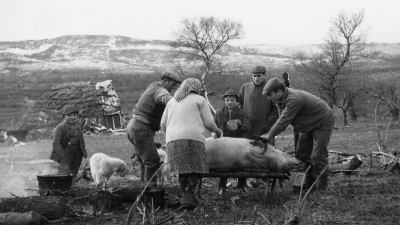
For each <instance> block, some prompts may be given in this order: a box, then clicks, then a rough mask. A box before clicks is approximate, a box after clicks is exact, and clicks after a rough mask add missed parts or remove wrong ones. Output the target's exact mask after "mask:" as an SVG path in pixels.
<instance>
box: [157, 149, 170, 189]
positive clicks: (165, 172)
mask: <svg viewBox="0 0 400 225" xmlns="http://www.w3.org/2000/svg"><path fill="white" fill-rule="evenodd" d="M157 153H158V156H159V157H160V167H161V169H160V172H158V180H159V182H160V184H164V182H169V183H171V176H170V168H169V165H168V164H165V163H167V162H168V155H167V153H166V152H165V150H164V149H162V148H157Z"/></svg>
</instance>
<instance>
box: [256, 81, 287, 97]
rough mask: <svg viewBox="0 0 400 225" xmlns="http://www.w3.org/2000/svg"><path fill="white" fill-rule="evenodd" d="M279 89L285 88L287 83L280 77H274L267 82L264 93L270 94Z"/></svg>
mask: <svg viewBox="0 0 400 225" xmlns="http://www.w3.org/2000/svg"><path fill="white" fill-rule="evenodd" d="M277 89H281V90H285V85H284V84H283V82H282V81H280V80H279V79H278V78H272V79H270V80H269V81H268V82H267V83H266V84H265V86H264V88H263V92H262V94H263V95H269V94H270V93H271V92H275V91H276V90H277Z"/></svg>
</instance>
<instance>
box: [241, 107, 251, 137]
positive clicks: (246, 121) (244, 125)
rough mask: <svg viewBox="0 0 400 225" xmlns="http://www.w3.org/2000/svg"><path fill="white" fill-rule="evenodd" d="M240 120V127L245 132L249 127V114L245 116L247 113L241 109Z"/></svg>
mask: <svg viewBox="0 0 400 225" xmlns="http://www.w3.org/2000/svg"><path fill="white" fill-rule="evenodd" d="M240 121H241V124H240V129H241V130H242V131H243V132H245V133H246V132H248V131H249V128H250V120H249V116H247V114H246V113H245V112H243V111H240Z"/></svg>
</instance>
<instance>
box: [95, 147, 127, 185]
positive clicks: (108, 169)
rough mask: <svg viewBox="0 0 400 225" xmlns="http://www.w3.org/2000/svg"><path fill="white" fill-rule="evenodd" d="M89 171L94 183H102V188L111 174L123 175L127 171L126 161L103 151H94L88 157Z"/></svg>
mask: <svg viewBox="0 0 400 225" xmlns="http://www.w3.org/2000/svg"><path fill="white" fill-rule="evenodd" d="M89 163H90V172H91V174H92V178H93V180H94V182H95V183H96V185H99V184H101V183H103V187H104V189H106V184H107V182H108V180H109V179H110V177H111V175H113V174H114V173H115V174H118V175H120V176H121V177H124V176H125V174H126V173H127V172H128V168H127V166H126V163H125V162H124V161H122V160H121V159H119V158H114V157H111V156H108V155H106V154H104V153H95V154H93V155H92V157H90V162H89Z"/></svg>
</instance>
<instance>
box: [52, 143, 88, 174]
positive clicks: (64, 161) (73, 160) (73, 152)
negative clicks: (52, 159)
mask: <svg viewBox="0 0 400 225" xmlns="http://www.w3.org/2000/svg"><path fill="white" fill-rule="evenodd" d="M82 157H83V156H82V152H81V148H80V146H79V144H78V145H69V146H67V148H66V149H65V154H64V156H63V157H61V161H60V164H59V165H58V173H60V174H67V175H68V174H73V175H74V176H76V175H77V174H78V171H79V168H80V166H81V163H82Z"/></svg>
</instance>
